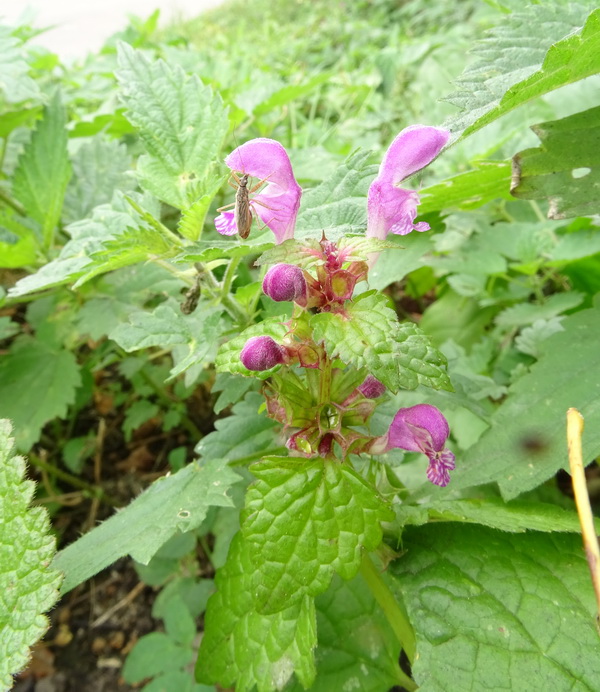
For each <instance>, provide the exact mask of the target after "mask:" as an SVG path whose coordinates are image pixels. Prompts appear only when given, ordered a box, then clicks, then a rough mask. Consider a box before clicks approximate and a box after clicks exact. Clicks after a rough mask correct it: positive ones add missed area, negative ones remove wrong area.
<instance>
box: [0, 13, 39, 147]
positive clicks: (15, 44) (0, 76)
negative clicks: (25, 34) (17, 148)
mask: <svg viewBox="0 0 600 692" xmlns="http://www.w3.org/2000/svg"><path fill="white" fill-rule="evenodd" d="M29 70H30V67H29V65H28V64H27V60H26V59H25V51H24V50H23V41H22V40H21V39H19V38H17V37H16V36H12V31H11V29H9V28H8V27H7V26H0V93H2V97H3V99H4V100H5V101H6V102H8V103H19V102H21V101H26V100H27V99H40V98H41V97H42V93H41V91H40V88H39V86H38V85H37V83H36V82H35V81H34V80H33V79H32V78H31V77H30V76H29ZM2 136H5V135H2Z"/></svg>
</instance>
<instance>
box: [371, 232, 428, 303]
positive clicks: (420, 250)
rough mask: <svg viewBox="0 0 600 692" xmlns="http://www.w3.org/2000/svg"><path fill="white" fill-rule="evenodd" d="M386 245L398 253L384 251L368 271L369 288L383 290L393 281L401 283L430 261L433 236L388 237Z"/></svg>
mask: <svg viewBox="0 0 600 692" xmlns="http://www.w3.org/2000/svg"><path fill="white" fill-rule="evenodd" d="M388 243H390V245H392V244H393V245H394V249H397V250H399V252H389V251H388V250H384V251H383V252H382V253H381V254H380V255H379V257H378V258H377V261H376V262H375V265H374V266H372V267H371V269H370V270H369V287H370V288H375V289H377V290H378V291H381V290H383V289H384V288H386V287H387V286H389V285H390V284H391V283H393V282H394V281H401V280H402V279H403V278H404V277H405V276H406V275H407V274H409V273H410V272H412V271H414V270H415V269H418V268H419V267H422V266H424V265H426V264H428V262H429V261H430V259H431V258H430V257H428V254H429V253H430V252H433V250H434V245H433V236H432V235H431V234H430V233H410V234H409V235H405V236H398V235H390V236H388Z"/></svg>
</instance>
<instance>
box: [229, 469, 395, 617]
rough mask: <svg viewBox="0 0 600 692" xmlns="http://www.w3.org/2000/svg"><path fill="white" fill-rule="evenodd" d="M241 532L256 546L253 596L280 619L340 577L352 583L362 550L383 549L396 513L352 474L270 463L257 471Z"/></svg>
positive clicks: (267, 611)
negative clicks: (386, 524) (387, 524)
mask: <svg viewBox="0 0 600 692" xmlns="http://www.w3.org/2000/svg"><path fill="white" fill-rule="evenodd" d="M252 472H253V473H254V475H255V476H256V477H257V482H256V483H255V484H253V485H252V486H250V488H249V489H248V492H247V495H246V508H245V510H244V512H243V513H242V517H241V526H242V533H243V534H244V538H245V540H246V541H247V542H248V543H249V544H250V545H251V546H252V551H253V555H254V563H255V565H256V570H257V571H256V573H255V575H254V579H253V588H252V593H253V594H254V597H255V600H256V604H257V609H258V610H259V611H260V612H265V613H276V612H279V611H281V610H284V609H285V608H287V607H288V606H289V605H291V604H292V603H296V602H298V601H299V600H302V599H303V598H304V596H305V595H308V596H316V595H317V594H319V593H322V592H323V591H325V590H326V589H327V587H328V586H329V584H330V582H331V579H332V577H333V575H334V574H339V575H340V576H341V577H342V578H343V579H352V577H354V576H355V575H356V573H357V572H358V569H359V567H360V561H361V559H362V551H363V550H374V549H375V548H376V547H378V545H379V543H380V542H381V537H382V532H381V526H380V522H381V521H385V520H386V519H388V520H389V519H390V517H391V516H392V515H391V511H390V509H389V508H388V507H387V506H386V505H385V503H384V502H383V500H382V499H381V498H380V497H379V495H378V494H377V493H376V491H375V490H374V489H373V488H372V487H371V486H370V485H368V484H367V483H366V482H365V481H364V480H363V479H362V477H361V476H360V475H359V474H357V473H356V472H355V471H354V470H353V469H351V468H350V467H348V466H342V465H340V464H339V462H330V461H327V460H323V459H317V460H310V461H307V460H304V459H299V458H293V459H291V458H289V459H288V458H277V457H273V458H269V459H265V460H264V461H262V462H259V463H257V464H253V466H252Z"/></svg>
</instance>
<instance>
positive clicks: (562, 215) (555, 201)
mask: <svg viewBox="0 0 600 692" xmlns="http://www.w3.org/2000/svg"><path fill="white" fill-rule="evenodd" d="M598 17H599V20H598V22H599V24H600V12H599V14H598ZM599 31H600V30H599ZM598 43H599V48H598V49H599V50H600V39H599V42H598ZM598 69H599V70H600V65H599V67H598ZM531 129H532V130H533V131H534V132H535V134H536V135H537V136H538V137H539V138H540V141H541V143H542V146H541V147H539V148H536V149H526V150H525V151H522V152H520V153H519V154H517V155H516V156H515V157H514V159H513V184H512V186H511V192H512V194H513V195H514V196H515V197H519V198H521V199H546V200H548V202H549V204H550V209H549V211H548V218H550V219H566V218H569V217H573V216H584V215H586V214H590V215H591V214H594V213H596V211H597V210H598V209H599V208H600V192H599V190H600V107H599V108H592V109H590V110H587V111H584V112H583V113H576V114H575V115H571V116H569V117H568V118H563V119H562V120H555V121H553V122H547V123H541V124H539V125H534V126H533V127H532V128H531Z"/></svg>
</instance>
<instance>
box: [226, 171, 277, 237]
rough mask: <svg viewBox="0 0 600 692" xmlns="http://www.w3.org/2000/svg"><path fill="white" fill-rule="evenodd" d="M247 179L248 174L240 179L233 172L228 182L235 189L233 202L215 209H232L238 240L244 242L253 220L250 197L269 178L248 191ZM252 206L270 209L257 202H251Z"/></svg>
mask: <svg viewBox="0 0 600 692" xmlns="http://www.w3.org/2000/svg"><path fill="white" fill-rule="evenodd" d="M249 177H250V175H249V174H248V173H244V174H243V175H242V177H241V178H240V177H238V176H237V175H236V174H235V172H233V171H232V173H231V177H230V178H229V181H228V182H229V184H230V185H231V187H233V188H235V202H233V203H232V204H227V205H225V206H224V207H220V208H219V209H217V211H223V210H225V209H229V208H231V207H233V208H234V209H233V218H234V221H235V225H236V226H237V229H238V234H239V236H240V238H242V239H244V240H245V239H246V238H247V237H248V236H249V235H250V229H251V228H252V219H253V218H254V214H253V212H252V207H251V205H250V195H251V194H252V193H253V192H256V191H257V190H258V189H259V188H260V186H261V185H263V184H264V183H265V182H267V180H268V178H269V176H267V177H266V178H263V179H262V180H260V181H259V182H258V183H256V185H254V186H253V187H251V188H250V189H248V178H249ZM231 178H233V179H234V180H235V182H236V183H237V184H234V183H232V182H231ZM253 204H260V205H261V206H262V207H266V208H267V209H270V207H267V205H266V204H263V203H262V202H259V201H258V200H253Z"/></svg>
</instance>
